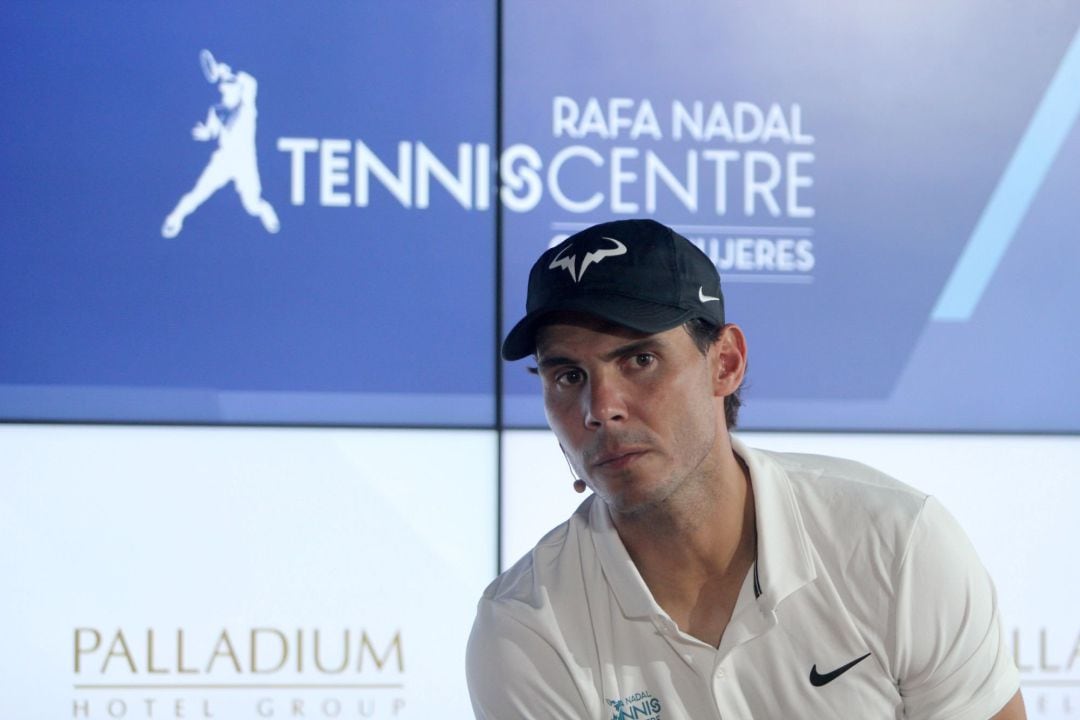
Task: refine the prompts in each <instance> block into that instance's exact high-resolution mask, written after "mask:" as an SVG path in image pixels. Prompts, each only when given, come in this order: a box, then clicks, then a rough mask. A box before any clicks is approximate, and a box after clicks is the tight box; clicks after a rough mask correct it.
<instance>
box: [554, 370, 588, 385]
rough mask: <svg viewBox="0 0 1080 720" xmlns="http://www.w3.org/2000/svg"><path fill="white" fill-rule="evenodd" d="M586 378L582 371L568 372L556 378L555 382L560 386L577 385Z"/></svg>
mask: <svg viewBox="0 0 1080 720" xmlns="http://www.w3.org/2000/svg"><path fill="white" fill-rule="evenodd" d="M583 377H584V373H582V372H581V371H580V370H567V371H565V372H561V373H559V374H558V375H557V376H555V382H557V383H559V384H560V385H577V384H578V383H579V382H581V380H582V378H583Z"/></svg>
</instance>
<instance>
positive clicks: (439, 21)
mask: <svg viewBox="0 0 1080 720" xmlns="http://www.w3.org/2000/svg"><path fill="white" fill-rule="evenodd" d="M496 10H497V7H496V4H495V3H491V2H485V3H481V2H472V3H453V4H447V3H434V2H433V3H396V4H385V3H354V2H339V3H325V4H322V5H320V7H319V10H318V12H313V11H312V10H311V9H310V8H309V7H307V6H305V5H297V4H285V3H271V4H261V3H260V4H255V3H246V2H244V3H241V2H236V3H230V4H228V5H222V4H220V3H184V4H182V5H179V6H178V5H173V4H168V5H163V4H157V3H155V4H143V3H94V4H92V5H89V4H85V3H56V2H51V3H36V2H35V3H30V2H18V3H9V5H8V6H7V7H6V8H5V10H4V11H3V13H2V14H0V38H2V39H3V43H2V46H0V54H2V57H3V61H4V63H5V67H7V68H9V72H8V73H7V75H6V79H5V82H4V84H3V86H2V87H0V98H2V100H3V102H4V107H5V108H6V114H5V119H4V121H3V122H4V127H5V129H6V131H7V132H6V137H7V142H5V143H4V144H3V146H2V147H0V158H2V162H3V167H4V168H5V172H4V174H3V177H2V179H0V183H2V186H3V191H4V195H5V198H6V200H7V205H6V212H5V213H4V214H3V215H2V216H0V233H2V235H0V238H2V239H0V307H2V308H3V313H2V315H0V343H2V346H0V416H2V417H3V418H5V419H15V420H116V421H163V422H209V423H216V422H226V423H229V422H238V423H249V422H250V423H261V422H270V423H301V424H303V423H357V424H372V425H396V424H405V425H411V424H417V425H451V426H453V425H478V426H493V425H495V424H496V412H495V409H496V398H495V393H496V385H497V381H496V370H497V368H496V361H495V358H496V356H497V347H496V345H497V344H496V330H497V328H496V327H495V325H496V321H495V316H496V308H495V306H496V304H497V303H501V305H502V307H501V312H502V317H503V323H502V325H503V328H502V330H503V331H505V330H506V329H508V328H509V327H510V325H511V324H512V323H513V322H514V321H516V320H517V319H518V318H519V317H520V315H521V313H522V312H523V308H524V295H525V280H526V276H527V272H528V268H529V266H530V265H531V263H532V261H533V260H534V259H535V258H536V257H537V256H538V255H539V254H540V252H542V251H543V249H544V248H545V247H547V246H548V244H549V243H550V242H552V241H553V240H556V239H558V238H561V237H564V236H565V235H567V234H569V233H571V232H573V231H575V230H577V229H580V228H582V227H585V226H586V225H588V224H591V223H594V222H600V221H605V220H609V219H613V218H618V217H642V216H651V217H655V218H657V219H659V220H661V221H662V222H665V223H667V224H670V225H673V226H674V227H676V228H677V229H679V230H680V231H681V232H683V234H685V235H687V236H688V237H690V238H691V239H692V240H694V241H695V242H697V243H698V244H699V245H700V246H701V247H702V249H703V250H705V251H706V252H707V253H708V254H709V255H710V256H711V257H712V258H713V260H714V262H715V263H716V265H717V267H718V268H719V270H720V272H721V275H722V277H723V279H724V292H725V296H726V305H727V310H728V318H729V320H731V321H733V322H737V323H739V324H740V325H742V326H743V328H744V330H745V331H746V333H747V336H748V338H749V345H750V372H749V377H748V383H747V386H746V388H745V389H744V400H745V407H744V412H743V414H742V417H741V424H742V426H743V427H745V428H747V429H786V428H798V429H837V430H862V429H866V430H973V431H1030V432H1047V431H1048V432H1075V431H1077V430H1080V383H1077V382H1075V381H1074V380H1073V378H1072V372H1071V370H1072V366H1073V365H1074V363H1073V362H1072V360H1071V358H1072V357H1074V356H1075V355H1077V354H1078V353H1080V335H1078V333H1077V331H1076V329H1075V327H1074V323H1073V322H1072V317H1071V316H1072V307H1073V306H1074V305H1076V304H1077V301H1078V300H1080V298H1078V293H1080V291H1078V289H1077V284H1076V282H1075V281H1074V277H1073V276H1074V274H1075V273H1074V268H1075V267H1076V266H1077V265H1078V263H1080V246H1078V245H1077V244H1076V243H1075V242H1073V236H1074V235H1075V234H1076V229H1077V228H1078V227H1080V202H1077V201H1076V198H1075V195H1076V188H1077V187H1080V130H1078V129H1077V115H1078V113H1080V39H1078V38H1080V35H1078V27H1080V6H1077V5H1071V4H1060V3H1059V4H1053V5H1040V6H1039V7H1037V8H1036V7H1031V6H1020V5H1016V4H1015V3H999V2H993V3H984V2H974V0H963V1H962V2H959V3H952V4H950V5H949V6H948V7H947V8H944V7H943V8H934V9H933V12H932V13H931V16H928V15H927V13H928V12H929V11H928V10H927V9H926V7H925V6H923V7H916V6H912V5H911V4H910V3H902V2H887V3H879V4H877V5H875V6H874V7H873V8H867V9H864V10H863V11H860V12H851V11H850V8H844V9H841V8H834V9H823V8H820V7H810V6H806V5H805V4H803V3H797V2H794V0H770V1H768V2H762V3H755V4H753V5H745V4H730V3H713V2H704V1H701V2H688V3H680V4H677V5H674V6H668V5H665V6H663V7H661V6H660V5H657V4H648V3H644V4H630V5H628V6H625V7H623V6H620V8H619V11H618V12H617V13H616V12H613V10H612V7H611V6H610V4H608V3H578V2H573V3H572V2H567V1H565V0H557V1H556V2H549V3H532V2H522V1H516V0H515V1H507V2H503V3H502V4H501V13H499V14H497V12H496ZM497 17H501V18H502V28H501V31H502V46H501V48H497V47H496V38H497V35H498V33H497V32H496V30H497V28H496V22H497ZM500 62H501V70H502V74H501V77H502V88H501V103H500V96H497V93H496V74H497V69H498V67H499V63H500ZM500 117H501V122H502V132H501V138H502V147H501V148H497V147H496V146H495V145H496V135H497V133H496V127H497V120H498V119H499V118H500ZM500 188H501V190H500ZM497 213H501V217H502V223H501V227H502V230H503V232H502V234H501V237H496V217H497ZM499 243H501V257H502V267H501V268H500V267H497V266H496V250H497V248H498V247H499V245H498V244H499ZM500 280H501V282H500ZM500 288H501V296H498V294H499V292H500ZM521 365H522V364H520V363H519V364H508V365H503V366H501V370H502V372H503V382H502V387H503V390H504V393H503V397H502V398H501V401H502V403H503V405H502V407H503V415H502V417H503V420H504V423H505V424H506V425H508V426H516V427H533V426H542V425H543V424H544V418H543V413H542V407H541V402H540V398H539V393H538V387H537V384H536V381H535V379H534V378H531V377H529V376H528V375H527V373H525V371H524V370H523V369H522V367H521Z"/></svg>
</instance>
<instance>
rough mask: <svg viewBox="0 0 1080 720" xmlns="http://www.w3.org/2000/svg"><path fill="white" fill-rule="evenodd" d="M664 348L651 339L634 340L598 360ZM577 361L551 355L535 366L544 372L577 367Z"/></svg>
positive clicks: (607, 359)
mask: <svg viewBox="0 0 1080 720" xmlns="http://www.w3.org/2000/svg"><path fill="white" fill-rule="evenodd" d="M662 347H664V343H663V342H661V341H659V340H657V339H656V338H653V337H647V338H642V339H641V340H635V341H633V342H629V343H627V344H625V345H620V346H619V347H617V348H615V349H614V350H610V351H608V352H606V353H604V354H603V355H601V356H600V359H601V360H603V361H604V362H610V361H612V360H615V359H617V358H620V357H625V356H626V355H634V354H636V353H640V352H646V351H650V350H658V349H660V348H662ZM578 362H579V361H577V360H575V359H574V358H570V357H565V356H562V355H551V356H548V357H545V358H541V359H540V360H538V361H537V363H536V366H537V368H538V369H540V370H545V369H547V368H550V367H557V366H560V365H577V364H578Z"/></svg>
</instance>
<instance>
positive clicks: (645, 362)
mask: <svg viewBox="0 0 1080 720" xmlns="http://www.w3.org/2000/svg"><path fill="white" fill-rule="evenodd" d="M654 362H656V356H655V355H653V354H652V353H638V354H637V355H635V356H634V364H635V365H637V366H638V367H647V366H649V365H652V364H653V363H654Z"/></svg>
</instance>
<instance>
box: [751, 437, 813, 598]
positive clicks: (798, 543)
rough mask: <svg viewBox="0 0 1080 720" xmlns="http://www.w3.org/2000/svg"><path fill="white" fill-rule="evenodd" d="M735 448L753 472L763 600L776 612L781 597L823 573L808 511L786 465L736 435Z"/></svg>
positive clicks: (752, 479) (759, 579)
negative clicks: (804, 516)
mask: <svg viewBox="0 0 1080 720" xmlns="http://www.w3.org/2000/svg"><path fill="white" fill-rule="evenodd" d="M731 447H732V449H733V450H734V451H735V454H736V455H738V456H739V457H740V458H742V460H743V462H745V463H746V466H747V468H749V470H750V484H751V486H752V487H753V490H754V516H755V518H756V519H757V562H756V563H755V568H754V570H755V572H756V573H757V576H756V578H757V582H756V584H757V585H758V589H760V593H759V596H758V602H760V603H762V608H763V609H767V610H774V609H775V608H776V606H777V604H779V602H780V601H781V600H783V599H784V598H785V597H787V596H788V595H790V594H791V593H793V592H794V591H795V590H797V589H799V588H800V587H802V586H803V585H806V584H807V583H809V582H811V581H812V580H814V578H816V577H817V571H816V570H815V569H814V561H813V558H812V555H811V552H810V542H809V540H808V539H807V537H806V528H805V526H804V525H803V519H802V513H800V512H799V505H798V502H797V501H796V499H795V489H794V488H793V487H792V485H791V478H789V477H788V474H787V471H786V470H785V469H784V467H783V466H782V465H781V464H780V463H778V462H777V461H776V459H775V458H774V457H773V456H772V455H771V454H770V453H766V452H763V451H761V450H754V449H751V448H748V447H747V446H746V445H744V444H743V443H742V441H741V440H739V439H738V438H736V437H734V436H732V438H731Z"/></svg>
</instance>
